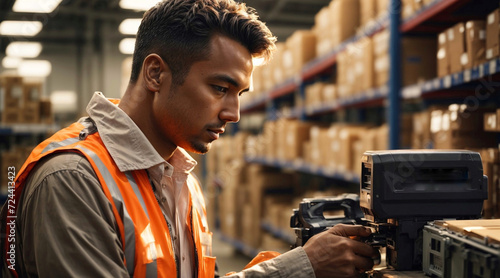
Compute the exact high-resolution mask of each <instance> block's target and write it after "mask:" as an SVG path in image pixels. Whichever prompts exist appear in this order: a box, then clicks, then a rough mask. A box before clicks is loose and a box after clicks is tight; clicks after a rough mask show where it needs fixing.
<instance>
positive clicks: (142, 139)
mask: <svg viewBox="0 0 500 278" xmlns="http://www.w3.org/2000/svg"><path fill="white" fill-rule="evenodd" d="M115 103H118V101H117V100H113V102H112V100H108V99H106V98H105V97H104V95H103V94H102V93H101V92H95V93H94V96H93V97H92V99H91V100H90V102H89V104H88V106H87V113H88V114H89V116H90V117H91V118H92V120H93V121H94V122H95V124H96V126H97V130H98V131H99V135H100V137H101V139H102V141H103V143H104V145H105V146H106V149H107V150H108V151H109V153H110V155H111V157H112V158H113V160H114V161H115V163H116V165H117V166H118V169H119V170H120V171H121V172H126V171H132V170H143V169H149V168H151V167H153V166H155V165H158V164H165V163H166V164H167V165H168V166H169V167H166V166H165V168H166V169H167V171H168V170H169V169H171V171H173V170H174V169H173V167H174V166H175V167H178V168H179V169H177V170H181V171H184V172H187V173H189V172H190V171H192V170H193V169H194V167H195V166H196V161H195V160H194V159H193V158H192V157H191V156H190V155H189V154H188V153H187V152H186V151H185V150H184V149H182V148H180V147H178V148H177V150H176V151H175V152H174V154H173V156H172V158H171V159H169V162H170V163H167V162H166V161H165V160H164V159H163V157H161V156H160V154H158V152H157V151H156V149H155V148H154V147H153V145H151V143H150V142H149V141H148V139H147V138H146V136H145V135H144V133H142V131H141V130H140V129H139V127H138V126H137V125H136V124H135V122H134V121H133V120H132V119H131V118H130V117H129V116H128V115H127V114H126V113H125V112H124V111H123V110H121V109H120V108H119V107H118V105H117V104H115ZM181 162H184V163H181ZM170 164H171V165H170ZM177 164H178V165H177Z"/></svg>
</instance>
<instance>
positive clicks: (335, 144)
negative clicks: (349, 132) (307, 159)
mask: <svg viewBox="0 0 500 278" xmlns="http://www.w3.org/2000/svg"><path fill="white" fill-rule="evenodd" d="M343 127H344V125H342V124H332V125H331V126H330V127H329V128H328V131H327V142H329V143H328V145H327V148H329V149H330V150H329V151H328V152H327V153H330V154H336V155H335V157H330V158H329V159H328V163H327V164H326V167H327V168H328V169H329V170H332V171H338V170H339V164H340V161H339V160H340V159H339V158H340V157H339V156H338V154H339V153H340V151H341V143H340V137H339V136H340V131H341V130H342V128H343Z"/></svg>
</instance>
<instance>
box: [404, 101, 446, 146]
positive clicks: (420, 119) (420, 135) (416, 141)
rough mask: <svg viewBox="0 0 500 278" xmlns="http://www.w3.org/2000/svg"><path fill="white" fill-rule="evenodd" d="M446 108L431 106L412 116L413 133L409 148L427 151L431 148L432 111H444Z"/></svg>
mask: <svg viewBox="0 0 500 278" xmlns="http://www.w3.org/2000/svg"><path fill="white" fill-rule="evenodd" d="M446 109H447V107H439V106H433V107H430V108H429V109H427V110H424V111H422V112H417V113H415V114H413V123H412V127H413V131H412V139H411V147H412V148H413V149H428V148H432V146H433V144H432V135H431V114H432V111H434V110H441V111H443V110H446Z"/></svg>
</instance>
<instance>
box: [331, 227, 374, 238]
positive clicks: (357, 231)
mask: <svg viewBox="0 0 500 278" xmlns="http://www.w3.org/2000/svg"><path fill="white" fill-rule="evenodd" d="M328 232H330V233H332V234H334V235H338V236H343V237H349V236H361V237H366V236H369V235H370V234H371V233H372V231H371V229H370V228H368V227H364V226H361V225H347V224H337V225H335V226H333V227H332V228H330V229H329V230H328Z"/></svg>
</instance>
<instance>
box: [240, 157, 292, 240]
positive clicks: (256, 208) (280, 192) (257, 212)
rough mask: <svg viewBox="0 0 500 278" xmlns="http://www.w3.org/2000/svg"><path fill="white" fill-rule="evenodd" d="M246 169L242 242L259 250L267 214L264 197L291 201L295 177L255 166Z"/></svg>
mask: <svg viewBox="0 0 500 278" xmlns="http://www.w3.org/2000/svg"><path fill="white" fill-rule="evenodd" d="M246 168H247V170H248V186H247V187H246V194H245V195H246V196H247V197H248V199H247V201H246V202H245V203H243V204H244V205H243V211H242V222H243V223H242V233H243V234H242V240H243V241H244V242H245V243H246V244H248V245H249V246H252V247H255V248H258V247H260V243H261V236H262V229H261V222H262V219H263V218H264V215H265V214H266V213H267V208H266V207H265V204H266V202H265V198H264V196H266V198H274V200H279V202H283V201H285V200H286V199H288V200H290V199H291V198H292V196H293V193H294V190H295V189H294V188H295V177H294V175H291V174H285V173H280V172H276V171H270V170H268V169H266V168H265V167H264V166H260V165H255V164H253V165H249V166H248V167H246ZM240 205H241V203H240ZM288 221H289V220H288Z"/></svg>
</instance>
